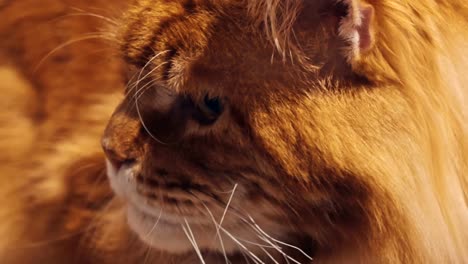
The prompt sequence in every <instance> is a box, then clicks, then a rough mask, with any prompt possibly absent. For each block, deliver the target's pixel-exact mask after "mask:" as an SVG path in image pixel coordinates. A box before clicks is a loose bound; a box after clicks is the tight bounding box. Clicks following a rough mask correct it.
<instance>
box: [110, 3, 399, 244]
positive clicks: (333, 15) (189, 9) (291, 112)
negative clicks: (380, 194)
mask: <svg viewBox="0 0 468 264" xmlns="http://www.w3.org/2000/svg"><path fill="white" fill-rule="evenodd" d="M373 12H374V11H373V8H372V7H371V6H369V5H367V4H363V3H359V2H358V1H335V0H320V1H292V0H291V1H272V0H271V1H267V0H265V1H260V0H259V1H225V0H223V1H196V0H194V1H191V0H178V1H162V0H161V1H144V0H141V1H138V3H137V4H136V5H135V6H133V7H132V8H131V10H130V11H128V12H127V14H126V16H125V18H124V19H123V20H122V24H121V27H120V28H119V30H118V32H119V36H120V40H121V43H122V45H121V51H122V53H123V55H124V58H125V59H126V61H127V62H128V64H129V65H131V66H130V68H133V70H132V72H133V76H131V78H130V80H129V85H128V87H127V90H126V91H125V93H126V97H125V99H124V100H123V102H122V103H121V104H120V106H119V107H118V108H117V109H116V111H115V113H114V115H113V117H112V119H111V120H110V122H109V125H108V127H107V129H106V132H105V136H104V138H103V147H104V150H105V152H106V154H107V157H108V174H109V177H110V181H111V184H112V187H113V189H114V190H115V192H116V193H117V194H118V195H119V196H121V197H123V199H124V200H125V201H126V202H127V204H128V219H129V224H130V226H131V227H132V229H133V230H134V231H135V232H136V233H137V234H138V235H139V236H140V238H141V239H142V240H143V241H145V242H147V243H148V244H149V245H151V246H153V247H155V248H159V249H162V250H167V251H171V252H183V251H187V250H191V248H192V244H191V242H190V239H187V237H189V238H193V237H194V238H195V241H196V244H197V246H198V247H200V248H202V249H208V250H216V251H227V252H236V251H243V250H244V249H243V248H242V247H247V248H249V249H252V248H255V250H260V247H257V246H255V245H254V244H253V243H258V244H265V245H268V246H270V247H274V245H278V243H279V242H278V241H284V242H285V243H289V244H294V245H298V246H304V245H305V244H301V241H304V240H308V239H313V240H314V241H316V242H318V243H320V242H323V241H330V240H332V239H335V238H336V239H339V238H338V235H336V234H341V231H343V230H344V229H346V228H349V229H350V230H351V229H353V228H354V229H353V230H354V232H359V230H360V229H359V228H358V227H359V226H360V225H361V224H362V220H361V219H360V216H361V215H363V210H364V207H365V206H364V204H365V203H366V199H367V195H368V186H367V185H366V184H364V183H363V182H361V181H360V180H359V179H358V177H355V176H354V174H355V172H354V171H352V169H353V168H354V167H353V166H354V165H356V164H355V163H354V162H351V161H350V160H352V159H353V157H351V156H353V155H355V154H358V153H359V149H360V147H361V146H359V145H358V143H359V142H360V141H359V140H362V138H365V137H368V138H372V137H373V135H376V136H375V137H379V136H378V134H379V133H385V131H388V130H387V128H386V125H385V124H384V125H382V124H381V122H380V121H381V115H380V113H381V112H383V111H387V110H388V108H389V107H390V106H389V105H387V104H386V103H385V102H386V101H384V100H382V101H381V100H380V98H381V94H379V95H373V94H372V92H370V91H372V88H371V86H372V85H371V83H372V81H373V80H370V79H369V78H367V76H365V75H366V74H365V73H366V71H369V69H366V68H365V67H362V66H361V64H360V60H361V59H362V56H363V54H365V53H367V52H369V51H370V50H371V49H372V45H373V31H372V22H373V18H372V17H373ZM358 70H359V71H360V73H358ZM379 70H380V69H379ZM376 72H377V71H376ZM377 73H379V74H376V75H374V76H373V77H376V76H377V77H378V78H380V79H379V81H382V80H384V79H385V78H387V77H388V78H391V73H390V72H387V73H388V76H386V74H387V73H382V72H377ZM383 76H385V78H384V77H383ZM377 77H376V78H377ZM390 96H394V95H393V94H390ZM364 102H365V103H364ZM386 109H387V110H386ZM393 114H394V115H398V113H396V111H394V113H393ZM387 118H388V120H389V123H388V124H390V126H393V124H392V122H393V120H392V118H393V117H388V116H387ZM353 122H354V123H353ZM382 131H384V132H382ZM356 142H358V143H356ZM344 150H347V151H349V153H344ZM366 158H368V157H367V156H364V157H363V158H362V159H366ZM362 159H359V158H357V159H356V162H357V163H359V162H360V161H361V160H362ZM348 163H349V164H350V166H349V167H348ZM357 166H359V165H357ZM343 223H346V224H345V225H344V224H343ZM218 233H219V235H221V237H222V240H223V242H221V241H220V240H219V238H218V237H217V234H218ZM335 235H336V236H335ZM192 240H193V239H192ZM192 242H193V241H192ZM311 244H312V243H309V244H308V245H311Z"/></svg>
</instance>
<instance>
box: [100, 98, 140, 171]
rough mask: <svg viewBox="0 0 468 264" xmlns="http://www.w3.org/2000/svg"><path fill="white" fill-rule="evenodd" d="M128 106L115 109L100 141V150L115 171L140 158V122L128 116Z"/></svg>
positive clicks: (122, 105) (123, 105)
mask: <svg viewBox="0 0 468 264" xmlns="http://www.w3.org/2000/svg"><path fill="white" fill-rule="evenodd" d="M126 109H128V106H127V105H125V104H121V105H120V106H118V107H117V109H116V111H115V112H114V114H113V115H112V117H111V118H110V120H109V123H108V124H107V127H106V129H105V131H104V135H103V137H102V139H101V145H102V149H103V150H104V153H105V155H106V157H107V159H108V160H109V162H110V163H111V164H112V165H113V166H114V168H115V169H117V170H118V169H120V168H121V167H122V166H123V165H130V164H133V163H135V162H136V161H137V160H138V159H139V158H140V157H141V156H142V151H143V150H142V149H143V144H142V143H141V142H142V138H141V137H142V135H141V133H140V131H141V124H140V120H139V119H138V118H136V117H134V116H132V115H129V113H128V111H126Z"/></svg>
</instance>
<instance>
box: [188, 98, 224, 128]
mask: <svg viewBox="0 0 468 264" xmlns="http://www.w3.org/2000/svg"><path fill="white" fill-rule="evenodd" d="M223 110H224V105H223V102H222V100H221V99H220V98H219V97H209V96H208V95H205V97H204V98H203V100H202V101H201V102H199V103H198V104H197V106H196V111H195V113H194V115H193V117H194V119H196V120H197V121H198V122H199V123H200V124H201V125H211V124H213V123H214V122H215V121H216V120H217V119H218V118H219V116H220V115H221V114H222V113H223Z"/></svg>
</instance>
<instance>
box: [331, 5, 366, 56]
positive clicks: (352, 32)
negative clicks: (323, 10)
mask: <svg viewBox="0 0 468 264" xmlns="http://www.w3.org/2000/svg"><path fill="white" fill-rule="evenodd" d="M338 3H339V5H341V6H342V7H343V8H344V9H345V10H346V12H344V16H343V17H341V19H340V22H339V25H338V34H339V35H340V37H341V38H342V39H343V40H344V41H346V43H345V47H346V48H345V51H344V52H345V56H346V58H347V60H348V62H350V63H353V62H355V61H357V60H359V58H360V57H361V55H362V54H365V53H366V52H368V51H369V50H371V49H372V46H373V44H374V37H375V34H374V28H373V20H374V8H373V7H372V6H371V5H370V4H367V3H364V2H362V1H361V0H339V2H338Z"/></svg>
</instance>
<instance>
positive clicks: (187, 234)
mask: <svg viewBox="0 0 468 264" xmlns="http://www.w3.org/2000/svg"><path fill="white" fill-rule="evenodd" d="M184 221H185V224H186V225H187V229H188V232H187V229H186V228H185V227H184V226H183V225H182V229H183V230H184V233H185V235H186V236H187V238H188V240H189V241H190V243H191V244H192V246H193V248H194V249H195V252H196V253H197V255H198V258H199V259H200V261H201V263H202V264H205V260H204V259H203V256H202V254H201V252H200V248H199V247H198V244H197V241H196V240H195V236H194V235H193V232H192V229H191V228H190V225H189V223H188V222H187V219H185V218H184Z"/></svg>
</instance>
